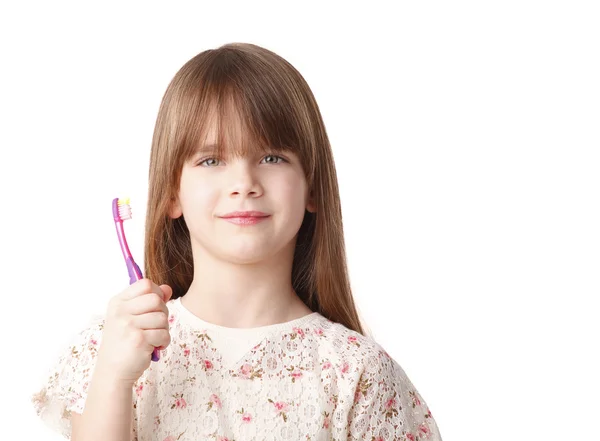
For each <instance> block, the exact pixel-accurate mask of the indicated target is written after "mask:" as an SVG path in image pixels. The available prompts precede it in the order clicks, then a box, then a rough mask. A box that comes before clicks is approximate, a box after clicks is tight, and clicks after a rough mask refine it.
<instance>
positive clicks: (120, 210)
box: [112, 198, 131, 222]
mask: <svg viewBox="0 0 600 441" xmlns="http://www.w3.org/2000/svg"><path fill="white" fill-rule="evenodd" d="M112 208H113V217H114V218H115V222H119V221H121V222H123V221H126V220H127V219H131V207H130V206H129V198H126V199H120V198H115V199H113V207H112Z"/></svg>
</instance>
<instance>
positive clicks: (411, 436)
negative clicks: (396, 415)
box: [406, 433, 415, 441]
mask: <svg viewBox="0 0 600 441" xmlns="http://www.w3.org/2000/svg"><path fill="white" fill-rule="evenodd" d="M406 438H408V439H409V440H410V441H415V436H414V435H413V434H412V433H407V434H406Z"/></svg>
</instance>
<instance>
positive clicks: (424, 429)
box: [419, 423, 429, 435]
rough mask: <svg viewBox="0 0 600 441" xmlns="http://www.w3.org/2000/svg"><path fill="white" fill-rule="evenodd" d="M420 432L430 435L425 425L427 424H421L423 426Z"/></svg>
mask: <svg viewBox="0 0 600 441" xmlns="http://www.w3.org/2000/svg"><path fill="white" fill-rule="evenodd" d="M419 432H421V433H423V434H425V435H428V434H429V427H427V426H426V425H425V423H421V425H420V426H419Z"/></svg>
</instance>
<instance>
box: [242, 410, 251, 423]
mask: <svg viewBox="0 0 600 441" xmlns="http://www.w3.org/2000/svg"><path fill="white" fill-rule="evenodd" d="M242 421H243V422H244V423H250V422H252V415H250V414H249V413H248V412H245V413H244V414H243V415H242Z"/></svg>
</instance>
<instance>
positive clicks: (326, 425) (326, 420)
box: [323, 412, 331, 429]
mask: <svg viewBox="0 0 600 441" xmlns="http://www.w3.org/2000/svg"><path fill="white" fill-rule="evenodd" d="M323 416H324V417H325V418H323V428H324V429H329V425H330V424H331V417H330V416H329V414H328V413H327V412H323Z"/></svg>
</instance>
